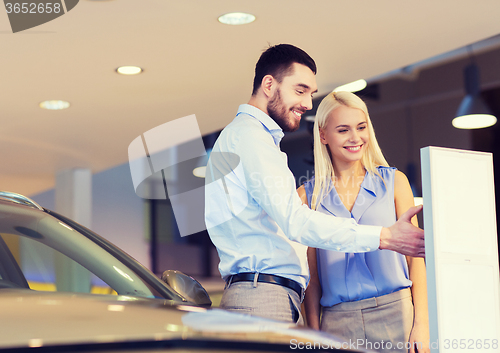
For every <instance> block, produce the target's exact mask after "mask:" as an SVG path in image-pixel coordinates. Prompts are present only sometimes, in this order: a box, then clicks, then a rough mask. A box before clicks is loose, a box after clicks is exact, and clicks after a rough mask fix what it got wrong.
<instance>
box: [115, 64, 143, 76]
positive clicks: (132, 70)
mask: <svg viewBox="0 0 500 353" xmlns="http://www.w3.org/2000/svg"><path fill="white" fill-rule="evenodd" d="M116 71H117V72H118V73H119V74H122V75H137V74H140V73H141V72H142V69H141V68H140V67H139V66H120V67H119V68H118V69H116Z"/></svg>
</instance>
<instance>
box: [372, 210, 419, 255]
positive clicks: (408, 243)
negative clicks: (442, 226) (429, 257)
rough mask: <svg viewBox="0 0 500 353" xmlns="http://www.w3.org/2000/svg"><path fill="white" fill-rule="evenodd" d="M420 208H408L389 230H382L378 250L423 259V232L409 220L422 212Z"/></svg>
mask: <svg viewBox="0 0 500 353" xmlns="http://www.w3.org/2000/svg"><path fill="white" fill-rule="evenodd" d="M422 207H423V206H422V205H420V206H415V207H410V209H408V211H406V212H405V213H403V215H402V216H401V217H399V219H398V221H397V222H396V223H394V224H393V225H392V226H390V227H389V228H383V229H382V232H381V233H380V247H379V248H380V249H387V250H393V251H396V252H398V253H401V254H403V255H408V256H413V257H425V241H424V231H423V230H422V229H420V228H418V227H415V226H414V225H413V224H411V219H412V218H413V216H415V215H416V214H417V213H419V212H420V211H422Z"/></svg>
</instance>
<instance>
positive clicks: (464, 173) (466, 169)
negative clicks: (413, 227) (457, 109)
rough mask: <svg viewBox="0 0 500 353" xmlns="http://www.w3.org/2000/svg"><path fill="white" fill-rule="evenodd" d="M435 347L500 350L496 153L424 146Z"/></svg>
mask: <svg viewBox="0 0 500 353" xmlns="http://www.w3.org/2000/svg"><path fill="white" fill-rule="evenodd" d="M420 154H421V164H422V191H423V197H424V227H425V229H424V230H425V248H426V265H427V284H428V288H427V290H428V297H429V320H430V322H429V329H430V338H431V351H432V352H441V353H442V352H471V351H474V352H477V351H480V352H483V351H484V352H500V296H499V269H498V247H497V231H496V213H495V189H494V179H493V157H492V154H491V153H484V152H473V151H465V150H456V149H450V148H440V147H425V148H422V149H421V150H420Z"/></svg>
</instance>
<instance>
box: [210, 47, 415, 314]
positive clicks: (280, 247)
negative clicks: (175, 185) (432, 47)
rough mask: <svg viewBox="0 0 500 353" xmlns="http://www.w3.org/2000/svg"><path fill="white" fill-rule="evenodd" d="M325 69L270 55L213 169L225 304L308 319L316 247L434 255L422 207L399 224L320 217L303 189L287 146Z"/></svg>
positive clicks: (290, 55)
mask: <svg viewBox="0 0 500 353" xmlns="http://www.w3.org/2000/svg"><path fill="white" fill-rule="evenodd" d="M315 74H316V64H315V63H314V60H313V59H312V58H311V57H310V56H309V55H308V54H307V53H305V52H304V51H302V50H301V49H299V48H297V47H294V46H292V45H288V44H280V45H276V46H274V47H270V48H269V49H267V50H266V51H265V52H264V53H263V54H262V55H261V57H260V59H259V61H258V62H257V65H256V68H255V79H254V86H253V92H252V96H251V98H250V101H249V102H248V104H243V105H241V106H240V107H239V110H238V113H237V115H236V118H235V119H234V120H233V121H232V122H231V123H230V124H229V125H228V126H227V127H226V128H225V129H224V130H223V131H222V132H221V134H220V136H219V138H218V140H217V142H216V143H215V145H214V148H213V150H212V153H211V157H210V160H209V163H208V165H207V177H206V188H205V190H206V195H205V196H206V197H205V200H206V201H205V220H206V224H207V229H208V232H209V234H210V238H211V239H212V242H213V243H214V244H215V246H216V247H217V251H218V253H219V257H220V264H219V270H220V272H221V275H222V277H223V278H224V280H225V281H226V288H225V290H224V294H223V297H222V301H221V307H222V308H225V309H228V310H232V311H238V312H242V313H249V314H252V315H257V316H263V317H267V318H273V319H276V320H282V321H289V322H301V321H302V318H301V316H300V303H301V301H302V300H303V293H304V290H305V288H306V286H307V283H308V281H309V271H308V267H307V258H306V250H307V246H311V247H316V248H324V249H329V250H335V251H342V252H366V251H372V250H375V249H378V248H380V249H389V250H394V251H397V252H400V253H402V254H405V255H410V256H424V235H423V231H422V230H421V229H419V228H417V227H414V226H413V225H411V223H410V219H411V217H413V216H414V214H415V213H417V212H419V211H420V210H421V207H420V208H419V207H414V208H412V209H410V210H409V211H408V212H407V213H405V214H404V215H403V217H401V218H400V220H399V221H398V222H397V223H396V224H394V225H393V226H391V227H390V228H382V227H375V226H362V225H358V224H356V223H355V221H354V220H352V219H344V218H337V217H333V216H328V215H325V214H321V213H319V212H315V211H311V210H310V209H309V208H308V207H307V206H305V205H302V201H301V199H300V197H299V196H298V194H297V193H296V191H295V179H294V177H293V175H292V173H291V171H290V170H289V169H288V166H287V159H286V155H285V154H284V153H283V152H281V150H280V148H279V143H280V141H281V139H282V137H283V132H284V131H285V132H287V131H295V130H297V128H298V127H299V123H300V119H301V116H302V114H303V113H304V112H306V111H307V110H309V109H311V108H312V94H313V93H315V92H316V91H317V87H316V77H315Z"/></svg>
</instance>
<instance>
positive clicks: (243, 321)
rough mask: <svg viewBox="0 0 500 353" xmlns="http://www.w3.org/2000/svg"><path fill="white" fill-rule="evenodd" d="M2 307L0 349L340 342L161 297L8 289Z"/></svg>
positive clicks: (289, 326)
mask: <svg viewBox="0 0 500 353" xmlns="http://www.w3.org/2000/svg"><path fill="white" fill-rule="evenodd" d="M0 312H1V313H2V322H3V324H2V326H3V328H2V332H1V334H0V348H14V347H47V346H61V345H62V346H64V345H75V344H76V345H78V344H97V345H99V344H106V343H116V342H145V341H154V342H164V341H169V340H170V341H172V340H177V341H184V342H187V341H196V340H198V341H199V340H203V341H207V340H208V341H221V342H222V341H224V342H227V341H231V342H235V341H239V342H247V343H248V342H250V343H259V342H260V343H266V344H268V343H275V344H281V345H283V347H284V346H288V347H289V346H290V344H291V342H292V343H293V342H295V343H297V342H303V343H304V344H305V343H306V342H323V345H328V347H332V348H333V347H334V346H335V345H337V347H336V348H339V347H340V346H339V345H338V343H339V342H340V341H338V340H337V339H336V338H335V337H333V336H330V335H327V334H324V333H320V332H317V331H313V330H308V329H304V328H298V327H297V326H295V325H293V324H288V323H284V322H278V321H273V320H267V319H261V318H257V317H251V316H248V315H242V314H235V313H230V312H227V311H224V310H220V309H208V310H207V309H204V308H201V307H195V306H189V305H182V304H179V303H174V302H170V301H165V300H158V299H146V298H135V297H126V296H97V295H84V294H72V293H50V292H36V291H31V290H11V289H4V290H2V291H1V292H0ZM293 340H295V341H293ZM327 342H328V343H327Z"/></svg>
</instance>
